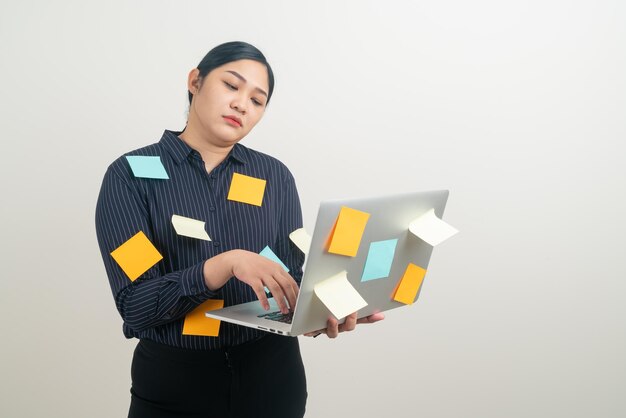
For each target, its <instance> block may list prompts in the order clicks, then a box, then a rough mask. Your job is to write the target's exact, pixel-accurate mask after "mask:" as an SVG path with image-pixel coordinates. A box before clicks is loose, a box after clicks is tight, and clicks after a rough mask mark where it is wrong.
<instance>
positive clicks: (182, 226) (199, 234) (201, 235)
mask: <svg viewBox="0 0 626 418" xmlns="http://www.w3.org/2000/svg"><path fill="white" fill-rule="evenodd" d="M204 224H205V223H204V222H202V221H198V220H196V219H192V218H186V217H184V216H180V215H172V225H174V229H175V230H176V233H177V234H178V235H183V236H185V237H190V238H197V239H202V240H205V241H211V238H209V234H207V233H206V231H205V230H204Z"/></svg>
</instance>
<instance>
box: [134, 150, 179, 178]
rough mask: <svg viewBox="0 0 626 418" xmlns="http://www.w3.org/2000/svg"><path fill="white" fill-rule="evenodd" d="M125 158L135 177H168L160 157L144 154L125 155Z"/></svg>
mask: <svg viewBox="0 0 626 418" xmlns="http://www.w3.org/2000/svg"><path fill="white" fill-rule="evenodd" d="M126 159H127V160H128V164H130V168H131V170H133V174H134V175H135V177H142V178H146V179H169V176H168V175H167V172H166V171H165V167H163V163H161V157H158V156H155V157H153V156H145V155H127V156H126Z"/></svg>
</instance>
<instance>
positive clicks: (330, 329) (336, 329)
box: [304, 312, 385, 338]
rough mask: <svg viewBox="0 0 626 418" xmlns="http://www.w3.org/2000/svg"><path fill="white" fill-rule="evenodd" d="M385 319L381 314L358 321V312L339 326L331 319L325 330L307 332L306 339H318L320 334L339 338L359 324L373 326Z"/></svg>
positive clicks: (349, 316)
mask: <svg viewBox="0 0 626 418" xmlns="http://www.w3.org/2000/svg"><path fill="white" fill-rule="evenodd" d="M383 319H385V314H383V313H382V312H380V313H374V314H371V315H370V316H366V317H365V318H361V319H358V320H357V312H354V313H352V314H350V315H348V316H347V317H346V321H345V322H344V323H343V324H341V325H339V322H338V321H337V320H336V319H335V318H329V319H328V322H327V323H326V328H325V329H320V330H317V331H313V332H307V333H306V334H304V335H305V336H306V337H317V336H318V335H320V334H326V336H327V337H328V338H337V336H338V335H339V333H340V332H344V331H352V330H354V329H355V328H356V325H357V324H373V323H374V322H378V321H382V320H383Z"/></svg>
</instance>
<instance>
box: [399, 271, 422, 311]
mask: <svg viewBox="0 0 626 418" xmlns="http://www.w3.org/2000/svg"><path fill="white" fill-rule="evenodd" d="M425 275H426V270H424V269H423V268H421V267H420V266H417V265H415V264H413V263H409V265H408V266H407V268H406V270H405V271H404V275H403V276H402V279H400V282H399V283H398V286H396V290H395V292H394V295H393V300H395V301H398V302H402V303H404V304H407V305H409V304H411V303H413V302H414V301H415V297H416V296H417V292H418V290H420V286H421V285H422V282H423V281H424V276H425Z"/></svg>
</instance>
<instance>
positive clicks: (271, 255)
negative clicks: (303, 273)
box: [259, 245, 289, 273]
mask: <svg viewBox="0 0 626 418" xmlns="http://www.w3.org/2000/svg"><path fill="white" fill-rule="evenodd" d="M259 255H262V256H263V257H265V258H269V259H270V260H272V261H274V262H275V263H278V264H280V265H281V267H282V268H283V269H284V270H285V271H286V272H287V273H289V268H288V267H287V266H286V265H285V263H283V262H282V261H281V260H280V258H278V256H277V255H276V254H275V253H274V251H272V249H271V248H270V247H269V245H268V246H266V247H265V248H263V250H261V252H260V253H259Z"/></svg>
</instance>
